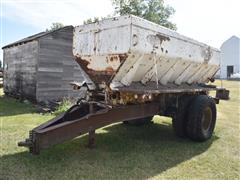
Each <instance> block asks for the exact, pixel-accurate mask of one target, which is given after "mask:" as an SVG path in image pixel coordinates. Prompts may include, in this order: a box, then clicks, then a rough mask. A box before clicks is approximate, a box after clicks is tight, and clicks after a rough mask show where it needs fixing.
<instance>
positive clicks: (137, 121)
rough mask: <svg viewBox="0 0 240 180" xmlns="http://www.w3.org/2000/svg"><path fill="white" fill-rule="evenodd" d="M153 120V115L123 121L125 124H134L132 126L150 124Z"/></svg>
mask: <svg viewBox="0 0 240 180" xmlns="http://www.w3.org/2000/svg"><path fill="white" fill-rule="evenodd" d="M151 121H152V117H146V118H140V119H133V120H130V121H123V123H124V124H128V125H132V126H141V125H145V124H149V123H151Z"/></svg>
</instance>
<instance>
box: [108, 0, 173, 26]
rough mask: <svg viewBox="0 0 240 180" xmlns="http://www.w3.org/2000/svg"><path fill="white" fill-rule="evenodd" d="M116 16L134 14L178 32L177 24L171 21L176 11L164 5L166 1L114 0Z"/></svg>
mask: <svg viewBox="0 0 240 180" xmlns="http://www.w3.org/2000/svg"><path fill="white" fill-rule="evenodd" d="M112 3H113V6H114V8H115V14H119V15H128V14H132V15H135V16H138V17H142V18H144V19H147V20H149V21H152V22H155V23H157V24H160V25H162V26H165V27H167V28H170V29H173V30H176V29H177V27H176V24H174V23H172V22H170V21H169V18H170V17H171V16H172V15H173V14H174V13H175V10H174V9H173V8H172V7H171V6H168V5H165V4H164V0H112Z"/></svg>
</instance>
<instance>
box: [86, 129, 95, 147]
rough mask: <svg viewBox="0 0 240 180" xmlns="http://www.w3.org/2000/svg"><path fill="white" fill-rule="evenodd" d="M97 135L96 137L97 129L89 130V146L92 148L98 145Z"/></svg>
mask: <svg viewBox="0 0 240 180" xmlns="http://www.w3.org/2000/svg"><path fill="white" fill-rule="evenodd" d="M95 137H96V134H95V129H94V130H90V131H89V132H88V145H87V147H88V148H90V149H92V148H95V147H96V144H95Z"/></svg>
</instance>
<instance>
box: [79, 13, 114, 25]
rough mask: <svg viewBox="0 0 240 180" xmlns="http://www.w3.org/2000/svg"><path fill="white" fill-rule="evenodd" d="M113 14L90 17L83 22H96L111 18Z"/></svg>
mask: <svg viewBox="0 0 240 180" xmlns="http://www.w3.org/2000/svg"><path fill="white" fill-rule="evenodd" d="M111 17H112V15H107V16H106V17H101V18H99V17H94V18H93V19H92V18H89V19H87V20H85V21H83V24H90V23H95V22H98V21H101V20H104V19H107V18H111Z"/></svg>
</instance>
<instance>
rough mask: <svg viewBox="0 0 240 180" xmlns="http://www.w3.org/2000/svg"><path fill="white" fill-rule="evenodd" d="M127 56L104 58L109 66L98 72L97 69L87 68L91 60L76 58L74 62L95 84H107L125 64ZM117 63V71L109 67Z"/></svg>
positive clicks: (115, 55)
mask: <svg viewBox="0 0 240 180" xmlns="http://www.w3.org/2000/svg"><path fill="white" fill-rule="evenodd" d="M127 57H128V55H126V54H121V55H118V54H114V55H111V56H108V57H106V62H107V63H108V65H109V66H107V67H106V68H105V69H104V70H100V69H99V70H98V69H90V68H89V64H90V62H89V61H92V59H89V60H86V59H82V58H81V57H77V58H76V61H77V62H78V64H79V65H80V66H81V68H82V69H83V70H84V71H85V72H86V73H87V75H88V76H89V77H90V79H91V80H92V81H93V82H94V83H96V85H97V84H99V83H103V82H104V83H106V84H109V83H110V80H111V79H112V78H113V77H114V75H115V74H116V73H117V72H118V70H119V68H120V67H121V65H122V64H123V63H124V62H125V60H126V59H127ZM114 62H118V63H119V64H120V65H119V67H118V69H113V67H112V66H111V63H114Z"/></svg>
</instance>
